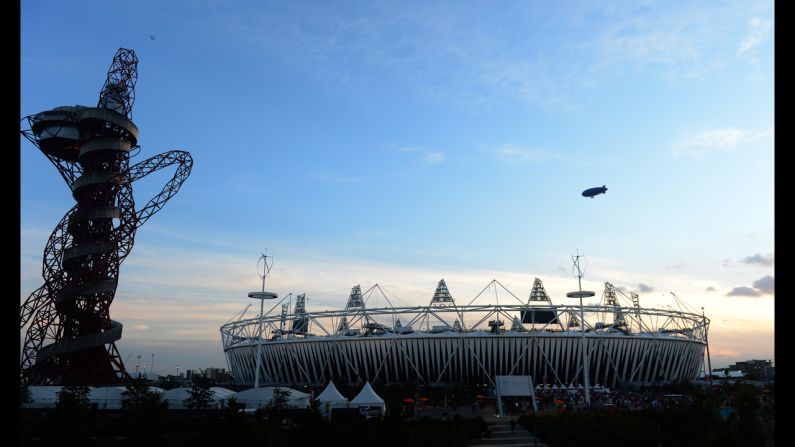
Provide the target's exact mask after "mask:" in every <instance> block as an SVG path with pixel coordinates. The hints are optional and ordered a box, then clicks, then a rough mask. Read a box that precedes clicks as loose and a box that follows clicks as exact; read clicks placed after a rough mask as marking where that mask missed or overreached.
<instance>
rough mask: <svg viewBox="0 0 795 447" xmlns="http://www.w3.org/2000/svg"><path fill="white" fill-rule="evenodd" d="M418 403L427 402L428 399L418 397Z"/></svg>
mask: <svg viewBox="0 0 795 447" xmlns="http://www.w3.org/2000/svg"><path fill="white" fill-rule="evenodd" d="M420 402H428V398H427V397H420Z"/></svg>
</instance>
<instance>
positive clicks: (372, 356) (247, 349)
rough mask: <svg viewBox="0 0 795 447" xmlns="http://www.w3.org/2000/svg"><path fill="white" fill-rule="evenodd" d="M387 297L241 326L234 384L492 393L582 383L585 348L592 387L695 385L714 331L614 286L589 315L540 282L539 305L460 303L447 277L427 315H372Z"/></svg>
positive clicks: (235, 326) (292, 311)
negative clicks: (502, 385)
mask: <svg viewBox="0 0 795 447" xmlns="http://www.w3.org/2000/svg"><path fill="white" fill-rule="evenodd" d="M492 287H493V288H494V289H495V291H496V290H497V289H500V290H504V291H505V292H507V293H508V294H510V295H512V296H513V297H514V298H516V295H514V294H513V293H512V292H510V291H509V290H508V289H507V288H505V287H504V286H502V284H500V283H499V282H498V281H496V280H494V281H492V282H491V283H490V284H489V285H488V286H486V288H484V289H483V291H484V292H485V291H487V290H489V288H492ZM265 293H267V292H265ZM377 293H380V294H382V295H383V297H384V298H386V301H387V302H389V299H388V298H387V296H386V294H385V293H384V292H383V290H382V289H381V287H379V286H378V285H377V284H376V285H375V286H373V287H371V288H370V289H369V290H367V291H366V292H364V293H362V291H361V288H360V287H359V286H358V285H357V286H355V287H353V288H352V290H351V293H350V296H349V298H348V302H347V304H346V306H345V308H344V309H342V310H333V311H322V312H307V311H306V306H305V303H306V300H305V296H304V295H298V296H297V297H296V300H295V303H294V305H293V306H292V308H290V305H289V304H282V306H281V312H280V313H274V314H269V313H266V314H265V315H264V316H263V317H262V318H260V317H256V318H250V319H244V318H243V317H244V316H245V313H243V315H240V316H239V317H238V318H233V321H230V322H228V323H227V324H225V325H223V326H222V327H221V338H222V344H223V348H224V352H225V354H226V357H227V361H228V364H229V367H230V369H231V370H232V373H233V375H234V377H235V381H236V382H237V383H239V384H253V383H254V382H255V376H256V368H257V367H258V365H259V368H260V371H259V377H258V379H259V381H260V382H261V383H262V384H263V385H265V386H272V385H320V384H324V383H327V382H328V381H329V380H334V381H335V382H337V383H343V382H344V383H351V384H353V383H362V382H365V381H369V382H376V383H378V382H381V383H399V382H403V383H406V382H409V383H419V384H460V385H474V384H490V385H492V386H493V385H494V383H495V380H496V376H500V375H523V376H524V375H529V376H532V377H533V381H534V382H535V383H538V384H541V383H546V384H549V385H557V386H570V385H575V386H577V385H579V384H581V383H582V381H583V374H582V368H583V360H582V359H583V357H584V356H582V355H581V346H582V344H583V343H584V344H585V347H586V352H587V360H586V362H587V364H588V368H587V369H586V371H587V372H588V375H589V379H590V383H591V384H597V383H598V384H604V385H606V386H610V387H615V386H617V385H620V384H626V383H653V382H677V381H690V380H693V379H695V378H696V377H697V375H698V373H699V372H700V370H701V368H702V360H703V358H704V352H705V348H706V343H707V332H708V328H709V320H708V319H707V318H706V317H705V316H703V315H699V314H697V313H695V312H693V311H692V309H683V308H680V310H673V309H667V310H665V309H651V308H642V307H640V305H639V301H638V295H637V294H634V293H629V294H626V293H624V292H623V291H620V290H618V289H616V288H615V287H613V285H612V284H610V283H605V289H604V292H603V294H602V298H601V301H600V303H599V304H598V305H585V306H583V307H582V309H581V308H580V306H579V305H577V306H572V305H553V304H552V302H551V300H550V298H549V296H548V295H547V293H546V291H545V290H544V286H543V284H542V282H541V281H540V280H539V279H538V278H536V279H535V282H534V284H533V288H532V291H531V293H530V297H529V299H528V300H526V302H524V301H523V300H520V299H518V298H516V299H517V304H496V305H491V304H488V305H471V304H470V305H463V306H462V305H457V304H456V303H455V301H454V300H453V297H452V296H451V294H450V292H449V291H448V289H447V285H446V284H445V282H444V280H441V281H439V284H438V286H437V288H436V291H435V292H434V294H433V297H432V299H431V301H430V303H429V304H428V305H427V306H416V307H391V305H390V306H389V307H382V308H368V307H367V306H366V303H367V301H368V299H369V297H370V296H372V294H377ZM482 293H483V292H481V294H482ZM257 294H259V293H258V292H252V294H250V295H249V296H251V297H254V298H256V297H257V296H256V295H257ZM478 296H480V295H478ZM273 297H275V294H269V298H273ZM286 298H287V297H285V298H284V299H283V301H284V300H285V299H286ZM475 298H477V297H475ZM291 301H292V300H291ZM474 301H475V299H473V300H472V302H474ZM676 301H677V304H679V305H680V306H682V305H684V303H681V302H680V301H679V300H678V298H677V299H676ZM279 304H281V303H276V305H274V306H273V308H277V307H278V306H279ZM685 306H686V305H685ZM580 315H582V316H583V318H582V321H580ZM581 328H583V329H584V332H583V331H582V330H581ZM260 331H261V334H262V336H261V337H260ZM258 355H259V357H260V358H259V362H257V357H258Z"/></svg>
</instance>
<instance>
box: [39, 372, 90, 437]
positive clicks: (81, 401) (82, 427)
mask: <svg viewBox="0 0 795 447" xmlns="http://www.w3.org/2000/svg"><path fill="white" fill-rule="evenodd" d="M89 393H90V390H89V388H88V387H87V386H85V385H67V386H64V387H62V388H61V390H60V391H58V400H57V401H56V402H55V411H54V414H53V419H52V423H51V424H49V426H48V427H47V430H46V432H45V433H44V438H45V439H44V441H45V443H46V444H51V443H57V444H61V445H79V444H82V443H85V441H87V440H88V438H89V435H90V433H91V431H92V419H91V414H90V413H89V409H90V408H91V404H90V400H89V398H88V395H89Z"/></svg>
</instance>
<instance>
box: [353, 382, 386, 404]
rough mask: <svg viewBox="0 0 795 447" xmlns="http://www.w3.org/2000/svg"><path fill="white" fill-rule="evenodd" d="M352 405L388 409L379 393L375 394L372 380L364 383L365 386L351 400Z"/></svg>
mask: <svg viewBox="0 0 795 447" xmlns="http://www.w3.org/2000/svg"><path fill="white" fill-rule="evenodd" d="M351 406H356V407H360V408H361V407H380V408H381V411H385V410H386V404H385V403H384V399H381V398H380V397H379V396H378V394H375V391H373V387H371V386H370V382H367V383H365V384H364V388H362V390H361V391H359V394H358V395H357V396H356V397H354V398H353V400H352V401H351Z"/></svg>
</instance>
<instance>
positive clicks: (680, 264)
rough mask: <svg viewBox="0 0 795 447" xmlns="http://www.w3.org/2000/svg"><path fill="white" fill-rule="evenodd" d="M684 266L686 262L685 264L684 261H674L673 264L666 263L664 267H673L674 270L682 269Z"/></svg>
mask: <svg viewBox="0 0 795 447" xmlns="http://www.w3.org/2000/svg"><path fill="white" fill-rule="evenodd" d="M686 266H687V264H685V263H684V262H675V263H673V264H668V265H666V267H668V268H669V269H674V270H682V269H683V268H685V267H686Z"/></svg>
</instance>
